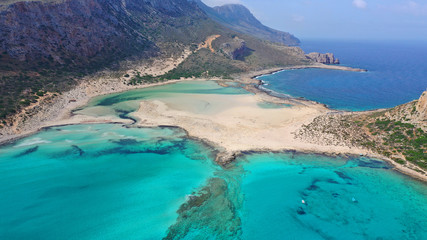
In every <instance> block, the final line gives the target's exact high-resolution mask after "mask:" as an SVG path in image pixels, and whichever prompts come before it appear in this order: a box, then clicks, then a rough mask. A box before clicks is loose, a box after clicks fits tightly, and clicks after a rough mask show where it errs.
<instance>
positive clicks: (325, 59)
mask: <svg viewBox="0 0 427 240" xmlns="http://www.w3.org/2000/svg"><path fill="white" fill-rule="evenodd" d="M306 56H307V58H308V59H310V60H313V61H315V62H318V63H323V64H340V60H339V59H338V58H335V56H334V54H332V53H318V52H312V53H309V54H307V55H306Z"/></svg>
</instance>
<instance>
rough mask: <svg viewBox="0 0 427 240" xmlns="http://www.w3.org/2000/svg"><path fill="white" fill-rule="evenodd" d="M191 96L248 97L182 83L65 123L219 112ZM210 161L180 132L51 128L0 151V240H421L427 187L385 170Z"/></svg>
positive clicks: (323, 159)
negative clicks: (165, 108)
mask: <svg viewBox="0 0 427 240" xmlns="http://www.w3.org/2000/svg"><path fill="white" fill-rule="evenodd" d="M337 55H338V56H340V55H339V54H338V53H337ZM356 67H363V66H356ZM332 73H337V74H341V73H342V72H338V71H333V72H332ZM368 74H369V73H368ZM271 85H273V82H272V83H271ZM415 92H416V91H414V97H415V95H416V93H415ZM197 94H219V95H221V94H223V95H240V94H250V93H248V92H246V91H244V90H242V89H241V88H239V87H222V86H219V85H218V84H217V83H215V82H212V81H205V82H197V81H196V82H191V81H189V82H180V83H176V84H172V85H164V86H158V87H153V88H147V89H140V90H132V91H127V92H123V93H116V94H110V95H105V96H100V97H97V98H94V99H93V100H92V101H91V102H89V104H88V105H87V106H85V107H83V108H81V109H77V110H76V111H75V112H74V114H84V115H85V114H86V115H99V116H106V115H111V116H115V117H120V118H128V119H129V118H130V119H134V120H137V119H135V118H134V117H133V116H132V112H134V111H136V110H137V108H138V101H140V100H146V99H160V100H162V101H165V102H167V103H168V104H176V105H178V106H180V107H182V109H183V110H187V111H194V112H195V113H207V112H208V113H210V112H211V111H219V110H220V109H217V107H218V108H227V107H228V106H227V104H222V105H221V104H220V105H219V106H215V109H210V106H208V105H206V104H204V103H203V102H198V101H197V100H195V99H197V98H195V97H194V96H196V95H197ZM417 94H418V93H417ZM178 99H179V100H178ZM402 101H404V100H403V99H402ZM260 107H262V106H260ZM264 107H265V106H264ZM216 153H217V149H215V148H213V147H212V146H209V145H207V144H205V143H203V142H201V141H199V140H198V139H192V138H190V137H188V136H187V134H186V132H185V131H184V130H182V129H179V128H175V127H169V126H163V127H156V128H141V127H136V126H134V125H133V124H128V125H123V124H80V125H67V126H56V127H50V128H45V129H43V130H42V131H39V132H38V133H35V134H33V135H30V136H27V137H25V138H21V139H18V140H16V141H14V142H9V143H7V144H4V145H1V146H0V239H47V240H49V239H52V240H58V239H79V240H81V239H83V240H84V239H218V240H222V239H224V240H228V239H233V240H234V239H242V240H244V239H254V240H258V239H266V240H272V239H310V240H311V239H420V240H421V239H427V184H426V183H425V182H421V181H418V180H415V179H412V178H410V177H408V176H406V175H402V174H400V173H398V172H396V171H395V170H393V169H392V167H391V166H390V165H389V164H388V163H386V162H383V161H381V160H378V159H371V158H366V157H359V156H348V157H345V156H339V157H338V156H337V157H330V156H325V155H320V154H306V153H299V152H295V151H289V152H275V153H268V152H264V153H261V152H246V153H245V154H243V155H241V156H239V157H238V158H237V159H236V161H234V162H233V163H232V164H230V165H229V166H227V167H221V166H219V165H217V164H216V163H215V161H214V160H215V156H216Z"/></svg>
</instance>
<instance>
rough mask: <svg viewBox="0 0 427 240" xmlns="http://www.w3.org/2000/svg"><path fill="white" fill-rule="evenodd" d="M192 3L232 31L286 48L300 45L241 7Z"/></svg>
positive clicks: (236, 5)
mask: <svg viewBox="0 0 427 240" xmlns="http://www.w3.org/2000/svg"><path fill="white" fill-rule="evenodd" d="M194 1H195V2H196V3H197V4H198V5H199V7H200V8H201V9H203V11H205V12H206V14H207V15H208V16H209V17H210V18H212V19H213V20H214V21H216V22H218V23H220V24H222V25H224V26H226V27H228V28H230V29H232V30H234V31H237V32H240V33H244V34H248V35H252V36H254V37H257V38H260V39H264V40H268V41H271V42H276V43H281V44H284V45H287V46H297V45H299V44H300V40H299V39H298V38H296V37H295V36H293V35H292V34H290V33H287V32H282V31H278V30H275V29H272V28H269V27H267V26H265V25H263V24H262V23H261V22H260V21H259V20H258V19H256V18H255V17H254V15H253V14H252V13H251V12H250V11H249V9H247V8H246V7H245V6H243V5H240V4H226V5H223V6H217V7H214V8H211V7H209V6H207V5H205V4H204V3H203V2H202V1H200V0H194Z"/></svg>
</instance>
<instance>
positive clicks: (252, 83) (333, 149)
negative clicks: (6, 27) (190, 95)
mask: <svg viewBox="0 0 427 240" xmlns="http://www.w3.org/2000/svg"><path fill="white" fill-rule="evenodd" d="M325 66H329V65H325ZM313 67H314V68H324V65H323V64H315V65H305V66H294V67H287V68H272V69H266V70H261V71H256V72H249V73H243V74H240V75H238V76H236V80H235V81H236V82H239V83H241V84H242V85H243V88H244V89H246V90H247V91H249V92H252V93H253V94H254V95H255V96H254V97H255V98H256V100H257V101H260V100H261V101H268V102H272V103H283V104H292V105H297V104H301V106H299V107H298V108H301V109H315V112H316V113H312V115H310V117H309V118H307V119H306V120H307V121H305V122H301V123H298V124H304V123H306V122H309V121H311V120H312V118H313V117H314V116H318V115H319V114H327V113H331V112H335V113H336V112H337V111H335V110H331V109H328V108H327V107H326V105H324V104H320V103H317V102H312V101H309V100H305V99H292V98H289V99H283V98H280V97H278V96H271V95H270V94H269V93H268V92H266V91H263V90H262V89H259V88H258V86H259V85H260V80H258V79H256V77H257V76H261V75H265V74H271V73H274V72H278V71H283V70H289V69H303V68H313ZM337 67H339V68H337ZM326 69H331V68H330V67H327V68H326ZM333 69H336V70H344V71H347V67H344V68H342V67H340V66H333ZM355 71H359V70H357V69H355ZM186 80H202V81H203V80H216V81H218V82H226V81H227V80H221V79H180V80H171V81H167V82H161V83H155V84H146V85H139V86H128V85H126V84H124V82H123V81H122V79H117V80H115V81H112V80H111V79H108V81H105V79H104V81H102V80H99V81H101V82H103V83H104V84H103V85H102V86H103V87H102V88H99V87H97V88H96V91H94V89H93V88H94V86H96V85H98V84H99V81H95V82H96V83H95V84H94V83H93V82H92V84H87V83H82V84H80V85H79V86H77V87H76V88H75V89H73V90H71V92H73V91H74V92H80V93H81V92H84V93H86V94H80V95H76V94H63V95H61V96H60V97H58V98H60V99H59V100H57V101H58V102H61V103H62V104H54V107H57V108H58V107H59V109H57V111H56V113H57V115H56V117H54V118H53V119H51V120H49V121H40V122H38V123H39V124H38V125H37V124H35V125H31V127H29V128H25V131H22V132H19V133H16V134H10V135H9V136H6V137H3V136H2V137H1V139H0V144H1V145H3V144H7V143H8V142H12V141H16V140H17V139H19V138H23V137H26V136H29V135H31V134H34V133H35V132H38V131H41V130H43V129H45V128H48V127H54V126H61V125H74V124H95V123H115V124H124V125H126V124H130V123H131V121H130V120H126V119H120V118H105V117H104V118H99V117H89V116H82V115H78V116H73V114H71V112H72V110H74V109H76V108H78V107H82V106H84V105H86V104H87V103H88V102H89V101H90V100H91V99H92V98H93V97H96V96H101V95H106V94H111V93H119V92H123V91H128V90H132V89H138V88H148V87H153V86H160V85H165V84H173V83H177V82H181V81H186ZM106 82H107V84H105V83H106ZM91 89H92V91H91ZM76 96H79V97H76ZM72 97H74V98H72ZM71 99H73V100H75V101H70V100H71ZM64 102H65V103H66V104H64ZM296 103H297V104H296ZM156 104H159V103H156ZM146 105H149V104H146ZM149 106H151V107H152V109H156V108H158V106H152V105H149ZM46 107H51V106H46ZM140 109H141V108H140ZM297 111H298V110H297ZM40 114H42V115H43V114H45V112H41V113H40ZM44 117H45V118H46V117H48V118H49V117H51V115H47V116H44ZM138 117H140V116H138ZM186 117H188V116H186ZM36 122H37V121H36ZM27 124H28V122H27ZM30 124H31V121H30ZM298 124H294V125H295V126H296V127H298V126H299V125H298ZM297 125H298V126H297ZM134 126H137V127H160V126H162V127H165V126H171V127H178V128H180V129H183V130H184V131H185V132H186V133H187V136H188V137H190V138H194V139H197V140H199V141H202V142H204V143H205V144H208V145H210V146H212V147H214V148H215V149H217V150H218V152H217V159H216V161H217V162H218V163H219V164H221V165H223V166H224V165H226V164H228V163H230V162H232V161H234V159H235V158H236V157H237V156H239V155H240V154H244V153H245V152H285V151H295V152H299V153H308V154H323V155H327V156H349V155H350V156H360V155H363V156H366V157H370V158H376V159H381V160H384V161H386V162H388V163H389V164H391V165H392V166H393V168H394V169H395V170H396V171H398V172H400V173H403V174H405V175H408V176H411V177H413V178H416V179H418V180H421V181H427V176H425V175H422V174H420V173H418V172H416V171H414V170H412V169H410V168H406V167H403V166H400V165H398V164H396V163H395V162H394V161H392V160H391V159H388V158H386V157H384V156H381V155H378V154H375V153H373V152H371V151H368V150H365V149H358V148H353V149H352V148H348V147H337V146H322V145H314V144H308V143H302V142H300V143H298V144H293V143H294V142H295V140H294V139H291V136H292V134H291V133H292V131H293V130H295V129H296V128H295V126H292V128H291V129H287V130H286V131H285V133H286V134H287V136H286V137H287V138H288V140H291V141H287V143H285V142H283V143H282V144H283V145H281V146H280V147H278V146H275V147H271V148H270V147H265V146H264V147H263V146H259V147H256V146H252V147H249V148H244V147H243V148H242V149H239V147H231V148H230V149H227V148H228V147H224V145H222V144H218V142H220V141H212V139H209V137H206V136H203V135H202V136H200V135H198V134H194V132H193V133H192V132H191V130H190V131H188V130H189V127H188V126H182V125H180V124H177V123H173V122H172V123H171V122H166V123H162V122H161V121H160V123H158V122H157V121H156V124H147V122H144V123H141V122H140V123H139V124H136V125H134ZM280 137H281V138H283V137H284V136H280ZM286 137H285V138H286ZM278 139H280V138H278ZM281 140H282V139H281ZM284 145H286V146H284Z"/></svg>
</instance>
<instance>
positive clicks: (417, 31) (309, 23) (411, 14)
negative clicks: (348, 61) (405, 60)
mask: <svg viewBox="0 0 427 240" xmlns="http://www.w3.org/2000/svg"><path fill="white" fill-rule="evenodd" d="M202 1H203V2H205V3H206V4H207V5H210V6H215V5H222V4H225V3H241V4H243V5H245V6H246V7H248V8H249V9H250V10H251V12H252V13H253V14H254V15H255V16H256V17H257V18H258V19H259V20H260V21H261V22H262V23H264V24H265V25H267V26H269V27H272V28H275V29H278V30H283V31H288V32H291V33H293V34H294V35H296V36H297V37H299V38H301V39H314V38H319V39H321V38H324V39H378V40H379V39H391V40H426V41H427V0H202Z"/></svg>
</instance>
